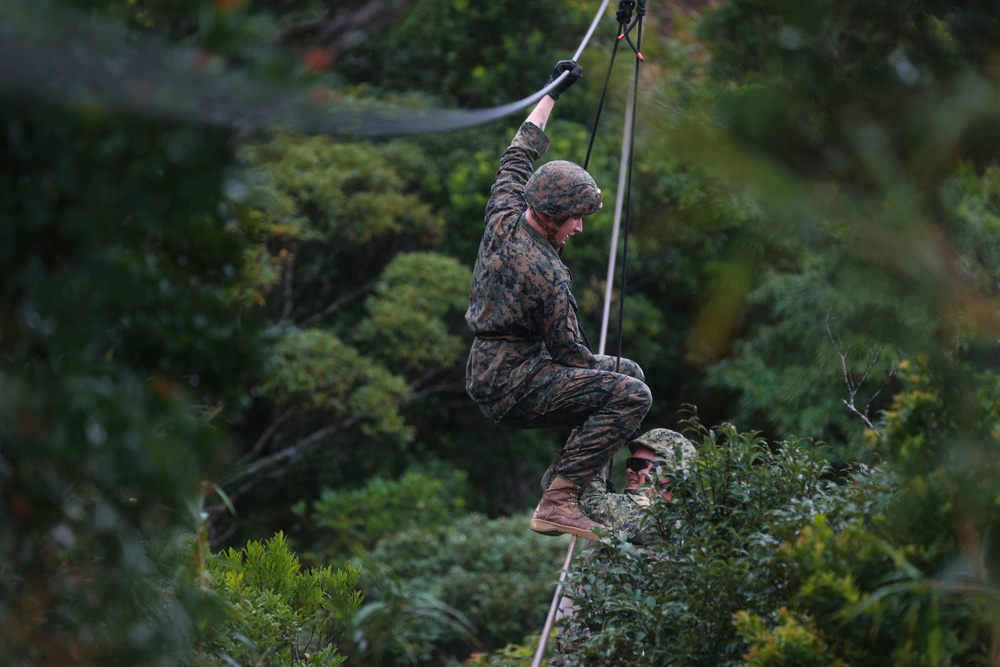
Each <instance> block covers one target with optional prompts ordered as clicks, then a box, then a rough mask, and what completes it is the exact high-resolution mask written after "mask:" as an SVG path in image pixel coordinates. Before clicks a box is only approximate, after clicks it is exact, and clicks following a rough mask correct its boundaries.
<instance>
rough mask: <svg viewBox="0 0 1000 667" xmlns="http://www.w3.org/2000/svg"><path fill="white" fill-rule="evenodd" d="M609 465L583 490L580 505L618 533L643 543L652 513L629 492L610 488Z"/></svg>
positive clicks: (596, 519) (588, 514)
mask: <svg viewBox="0 0 1000 667" xmlns="http://www.w3.org/2000/svg"><path fill="white" fill-rule="evenodd" d="M606 477H607V469H606V468H605V469H603V471H602V472H601V473H600V474H598V475H597V476H596V477H594V479H592V480H590V483H589V484H587V488H585V489H584V490H583V493H582V494H580V508H581V509H582V510H583V511H584V512H585V513H586V514H587V516H589V517H590V518H591V519H593V520H594V521H596V522H598V523H600V524H601V525H603V526H604V527H606V528H607V529H608V530H610V531H612V532H614V533H619V532H622V533H625V534H626V535H627V536H628V540H629V541H630V542H636V543H639V541H640V540H641V539H642V537H643V535H642V533H643V529H644V528H646V527H647V524H649V523H650V521H649V517H650V514H649V512H648V511H647V510H646V508H645V507H643V506H642V505H640V504H639V502H637V500H636V498H634V497H633V496H631V495H630V494H628V493H608V492H607V482H606Z"/></svg>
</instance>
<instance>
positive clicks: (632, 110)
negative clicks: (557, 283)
mask: <svg viewBox="0 0 1000 667" xmlns="http://www.w3.org/2000/svg"><path fill="white" fill-rule="evenodd" d="M633 10H634V11H635V12H636V13H637V16H636V19H635V21H634V22H632V23H631V25H629V22H630V21H631V16H632V11H633ZM645 15H646V0H622V1H621V2H620V3H619V5H618V11H617V13H616V14H615V17H616V18H617V20H618V37H617V39H616V40H615V45H614V48H613V49H612V52H611V59H610V63H609V64H608V71H607V74H606V75H605V77H604V89H603V90H602V92H601V101H600V103H599V104H598V107H597V115H596V118H595V120H594V129H593V131H592V132H591V135H590V143H589V145H588V146H587V156H586V158H585V159H584V163H583V168H584V169H586V168H587V165H588V164H589V163H590V156H591V153H592V151H593V147H594V140H595V139H596V137H597V127H598V125H599V123H600V119H601V113H602V111H603V109H604V101H605V99H606V98H607V93H608V87H609V83H610V80H611V71H612V67H613V66H614V62H615V56H616V55H617V53H618V45H619V44H620V43H621V41H622V39H623V38H624V39H625V40H626V42H627V43H628V44H629V46H631V47H632V50H633V51H634V52H635V55H636V60H635V76H634V80H633V84H632V96H631V97H630V98H628V99H627V101H626V103H627V107H626V112H625V129H624V132H623V137H622V154H621V162H620V166H619V175H618V199H617V201H616V203H615V223H614V229H613V231H612V237H611V251H610V253H609V261H608V279H607V287H606V291H605V297H604V315H603V320H602V323H601V339H600V347H599V352H598V353H599V354H604V346H605V342H606V340H607V327H608V317H609V311H610V301H611V285H612V276H613V275H614V266H615V257H616V254H617V253H616V250H617V246H618V229H619V226H620V223H621V216H622V207H623V205H624V216H625V238H624V244H623V247H622V255H623V256H622V277H621V291H622V298H621V299H619V312H618V354H617V358H616V362H615V370H616V371H617V370H618V368H619V366H620V364H621V354H622V331H623V324H624V319H625V286H626V282H625V279H626V275H627V259H628V228H629V214H630V212H631V208H632V195H631V192H632V164H633V161H632V158H633V155H634V154H635V119H636V108H637V107H638V104H637V102H638V95H639V65H640V63H642V62H643V60H644V58H643V57H642V52H641V51H640V46H641V44H642V19H643V17H645ZM633 29H635V30H636V40H635V42H632V40H631V38H630V37H629V36H628V33H629V32H631V31H632V30H633ZM553 85H555V84H554V83H553ZM626 164H627V168H626ZM626 172H627V173H626ZM589 346H590V345H589V341H588V347H589ZM610 469H611V462H609V463H608V473H609V474H608V479H609V480H610V479H611V474H610V472H611V470H610ZM576 542H577V537H576V535H573V537H572V539H571V540H570V542H569V546H568V547H567V549H566V559H565V561H564V562H563V567H562V569H561V570H560V572H559V581H558V582H557V583H556V590H555V594H554V595H553V596H552V603H551V604H550V605H549V613H548V615H547V616H546V618H545V624H544V626H543V627H542V634H541V636H540V637H539V638H538V648H537V649H536V650H535V656H534V659H533V660H532V662H531V667H540V665H541V662H542V658H543V657H544V655H545V649H546V647H547V645H548V641H549V634H550V633H551V632H552V626H553V625H554V624H555V617H556V612H557V611H558V609H559V605H560V602H561V600H562V592H563V584H564V583H565V581H566V575H567V573H568V572H569V566H570V563H571V562H572V560H573V550H574V549H575V548H576Z"/></svg>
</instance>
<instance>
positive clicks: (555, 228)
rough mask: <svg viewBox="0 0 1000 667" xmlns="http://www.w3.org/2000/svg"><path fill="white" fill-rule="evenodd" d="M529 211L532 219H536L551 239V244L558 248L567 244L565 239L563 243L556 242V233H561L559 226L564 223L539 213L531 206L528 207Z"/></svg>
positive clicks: (560, 248)
mask: <svg viewBox="0 0 1000 667" xmlns="http://www.w3.org/2000/svg"><path fill="white" fill-rule="evenodd" d="M528 212H529V214H530V215H531V219H532V220H534V221H535V222H536V223H537V224H538V226H539V227H541V228H542V230H543V231H544V232H545V235H546V236H547V237H548V239H549V245H551V246H552V247H553V248H555V249H556V250H562V248H563V246H565V245H566V242H565V241H563V242H562V243H558V242H556V234H558V233H559V227H561V226H562V225H560V224H559V223H557V222H556V221H555V220H553V219H552V218H550V217H548V216H547V215H542V214H541V213H539V212H538V211H536V210H535V209H534V208H532V207H530V206H529V207H528Z"/></svg>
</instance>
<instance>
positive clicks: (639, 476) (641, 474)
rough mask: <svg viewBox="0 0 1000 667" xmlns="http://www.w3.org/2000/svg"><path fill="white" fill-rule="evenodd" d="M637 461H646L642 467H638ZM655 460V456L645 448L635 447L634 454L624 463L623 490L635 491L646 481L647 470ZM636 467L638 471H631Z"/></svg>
mask: <svg viewBox="0 0 1000 667" xmlns="http://www.w3.org/2000/svg"><path fill="white" fill-rule="evenodd" d="M639 459H643V460H645V461H648V463H646V464H645V465H644V466H640V462H639ZM655 459H656V454H654V453H653V450H651V449H646V448H645V447H637V448H636V450H635V452H634V453H633V454H632V456H631V457H629V460H628V461H627V462H626V467H625V488H626V489H637V488H639V487H640V486H642V485H643V484H645V483H646V482H647V481H648V480H647V476H648V475H649V469H650V468H652V467H653V461H654V460H655ZM636 467H638V468H639V470H633V468H636Z"/></svg>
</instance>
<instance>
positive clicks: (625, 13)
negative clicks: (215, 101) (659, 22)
mask: <svg viewBox="0 0 1000 667" xmlns="http://www.w3.org/2000/svg"><path fill="white" fill-rule="evenodd" d="M640 1H641V2H642V12H643V14H645V13H646V2H645V0H640ZM635 4H636V0H621V2H619V3H618V11H617V12H615V18H617V19H618V25H628V24H629V22H630V21H631V20H632V12H633V11H635Z"/></svg>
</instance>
